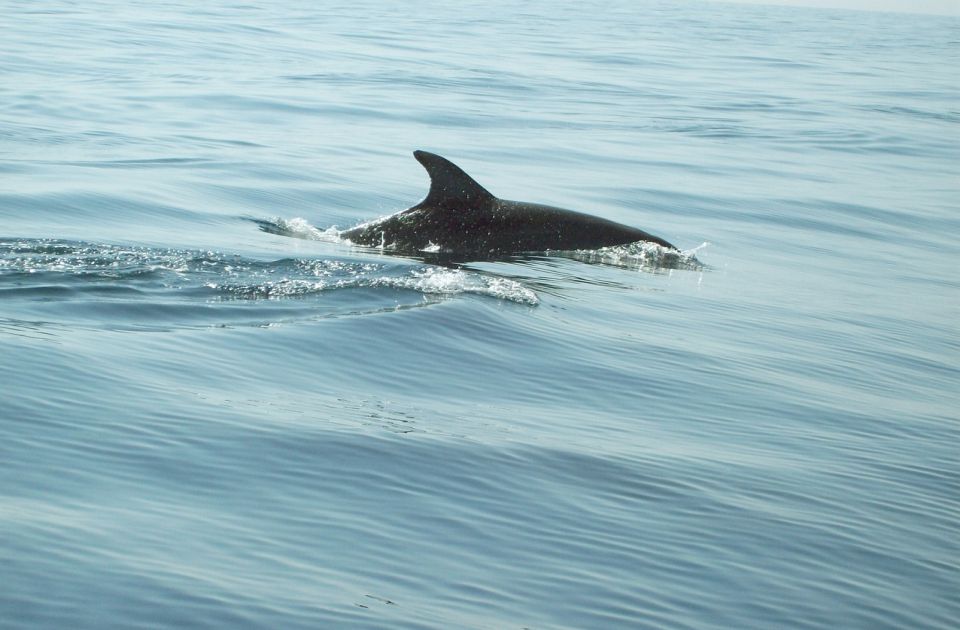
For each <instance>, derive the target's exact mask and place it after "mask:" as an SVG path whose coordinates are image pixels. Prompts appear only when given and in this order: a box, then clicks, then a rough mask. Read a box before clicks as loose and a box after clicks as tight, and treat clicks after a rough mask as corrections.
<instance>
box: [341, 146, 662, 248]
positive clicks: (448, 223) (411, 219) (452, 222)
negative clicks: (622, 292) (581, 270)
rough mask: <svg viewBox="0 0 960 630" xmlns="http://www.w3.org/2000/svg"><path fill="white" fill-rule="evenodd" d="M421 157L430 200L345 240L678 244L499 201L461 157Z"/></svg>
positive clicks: (452, 244) (418, 244) (391, 244)
mask: <svg viewBox="0 0 960 630" xmlns="http://www.w3.org/2000/svg"><path fill="white" fill-rule="evenodd" d="M413 155H414V157H416V158H417V161H419V162H420V164H422V165H423V167H424V168H426V169H427V173H428V174H429V175H430V192H429V193H428V194H427V197H426V199H424V200H423V201H421V202H420V203H418V204H417V205H415V206H413V207H412V208H409V209H407V210H404V211H402V212H399V213H397V214H394V215H392V216H389V217H386V218H384V219H380V220H377V221H373V222H370V223H365V224H363V225H359V226H357V227H355V228H352V229H349V230H346V231H344V232H343V233H342V234H341V236H342V237H344V238H347V239H349V240H350V241H351V242H353V243H356V244H358V245H369V246H373V247H388V248H390V249H392V250H393V251H395V252H398V253H406V254H421V253H423V252H424V251H425V250H426V251H431V250H439V251H440V252H442V253H445V254H454V255H457V256H469V257H474V258H494V257H497V256H503V255H510V254H520V253H531V252H544V251H547V250H560V251H565V250H577V249H597V248H600V247H607V246H610V245H624V244H626V243H635V242H637V241H650V242H653V243H657V244H658V245H661V246H663V247H666V248H669V249H673V250H676V249H677V248H676V247H674V246H673V245H671V244H670V243H668V242H667V241H665V240H663V239H662V238H659V237H657V236H653V235H652V234H648V233H646V232H644V231H643V230H638V229H636V228H632V227H629V226H627V225H622V224H620V223H615V222H613V221H608V220H607V219H601V218H599V217H594V216H591V215H589V214H583V213H581V212H574V211H572V210H564V209H562V208H554V207H552V206H544V205H540V204H536V203H525V202H521V201H508V200H506V199H498V198H497V197H494V196H493V195H492V194H490V192H488V191H487V190H486V189H485V188H484V187H483V186H481V185H480V184H478V183H477V182H475V181H474V180H473V178H472V177H470V176H469V175H467V174H466V173H464V172H463V170H461V169H460V167H458V166H457V165H456V164H454V163H453V162H451V161H449V160H447V159H445V158H442V157H440V156H439V155H435V154H433V153H427V152H426V151H414V152H413Z"/></svg>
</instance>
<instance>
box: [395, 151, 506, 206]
mask: <svg viewBox="0 0 960 630" xmlns="http://www.w3.org/2000/svg"><path fill="white" fill-rule="evenodd" d="M413 157H415V158H417V161H418V162H420V163H421V164H423V168H425V169H427V173H428V174H429V175H430V192H429V193H427V198H426V199H424V200H423V201H421V202H420V203H419V204H417V206H415V207H417V208H427V207H432V208H445V209H449V210H456V209H461V208H463V209H466V208H476V207H479V206H481V205H483V204H485V203H487V202H489V201H492V200H493V199H495V197H494V196H493V195H491V194H490V192H489V191H488V190H487V189H486V188H484V187H483V186H481V185H480V184H478V183H477V182H475V181H474V180H473V178H472V177H470V176H469V175H467V174H466V173H464V172H463V169H461V168H460V167H459V166H457V165H456V164H454V163H453V162H451V161H450V160H448V159H446V158H443V157H440V156H439V155H436V154H434V153H428V152H427V151H414V152H413Z"/></svg>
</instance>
